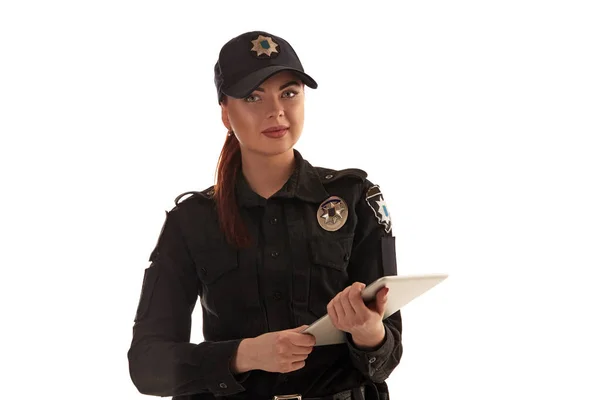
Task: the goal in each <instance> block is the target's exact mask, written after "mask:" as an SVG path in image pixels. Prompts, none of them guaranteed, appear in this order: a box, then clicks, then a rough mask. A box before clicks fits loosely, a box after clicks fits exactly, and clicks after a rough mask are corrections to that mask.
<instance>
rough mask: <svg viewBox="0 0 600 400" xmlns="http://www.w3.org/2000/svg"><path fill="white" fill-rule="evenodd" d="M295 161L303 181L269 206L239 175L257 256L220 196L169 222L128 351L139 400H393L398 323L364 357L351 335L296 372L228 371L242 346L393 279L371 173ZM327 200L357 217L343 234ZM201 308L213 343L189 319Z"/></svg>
mask: <svg viewBox="0 0 600 400" xmlns="http://www.w3.org/2000/svg"><path fill="white" fill-rule="evenodd" d="M294 152H295V159H296V168H295V170H294V173H293V174H292V176H291V177H290V179H289V180H288V182H287V183H286V184H285V185H284V187H283V188H282V189H281V190H280V191H278V192H277V193H276V194H275V195H273V196H272V197H271V198H269V199H264V198H262V197H261V196H259V195H258V194H256V193H255V192H253V191H252V190H251V189H250V187H249V185H248V183H247V182H246V180H245V179H244V177H243V174H241V173H240V175H239V179H238V181H237V183H236V195H237V201H238V206H239V209H240V212H241V214H242V217H243V219H244V221H245V224H246V226H247V227H248V229H249V232H250V234H251V236H252V237H253V238H254V241H255V244H254V245H253V247H251V248H248V249H241V250H236V249H235V248H233V247H232V246H230V245H229V244H228V243H227V242H226V240H225V236H224V234H223V233H222V232H221V231H220V229H219V225H218V220H217V214H216V210H215V204H214V201H213V199H212V194H213V193H214V192H213V189H212V187H211V188H208V189H206V190H205V191H203V192H196V193H195V194H193V195H192V196H191V197H188V198H187V199H185V200H183V201H181V202H178V201H176V203H178V204H177V205H176V207H174V208H173V209H172V210H171V211H170V212H167V216H166V220H165V223H164V225H163V228H162V231H161V233H160V235H159V239H158V243H157V245H156V248H155V249H154V251H153V252H152V254H151V257H150V261H151V265H150V266H149V267H148V268H147V269H146V270H145V272H144V280H143V287H142V293H141V296H140V301H139V305H138V309H137V312H136V317H135V322H134V326H133V340H132V343H131V348H130V349H129V352H128V359H129V367H130V374H131V379H132V381H133V383H134V384H135V386H136V387H137V389H138V390H139V391H140V392H141V393H144V394H149V395H157V396H175V397H174V399H198V400H200V399H214V398H215V397H219V396H227V398H240V399H243V398H248V399H261V398H264V399H270V398H272V396H273V395H276V394H292V393H301V394H303V395H304V396H305V397H317V396H324V395H327V394H333V393H337V392H340V391H343V390H346V389H349V388H353V387H357V386H359V385H360V384H362V383H364V382H375V383H377V386H378V387H379V389H380V390H381V391H387V386H386V383H385V379H387V377H388V376H389V375H390V373H391V372H392V371H393V369H394V368H395V367H396V366H397V365H398V363H399V361H400V358H401V356H402V343H401V337H402V320H401V316H400V312H397V313H395V314H393V315H391V316H390V317H389V318H387V319H385V320H384V321H383V322H384V326H385V339H384V342H383V344H382V345H381V346H379V347H378V348H376V349H369V350H360V349H358V348H357V347H356V346H355V345H354V343H353V342H352V338H351V335H350V334H346V336H345V337H346V342H345V343H343V344H338V345H327V346H315V347H314V349H313V352H312V353H311V354H310V355H309V356H308V358H307V360H306V365H305V367H304V368H302V369H300V370H298V371H293V372H291V373H287V374H278V373H270V372H266V371H263V370H253V371H249V372H246V373H243V374H239V375H234V374H232V372H231V371H230V360H231V358H232V357H233V355H234V354H235V352H236V350H237V347H238V346H239V343H240V341H241V340H242V339H244V338H252V337H256V336H259V335H261V334H263V333H266V332H270V331H280V330H284V329H290V328H295V327H298V326H300V325H303V324H306V325H309V324H311V323H312V322H314V321H316V320H317V319H318V318H320V317H321V316H323V315H324V314H326V313H327V309H326V307H327V304H328V303H329V301H331V299H332V298H333V297H335V295H336V294H337V293H339V292H340V291H342V290H343V289H344V288H346V287H347V286H349V285H351V284H352V283H353V282H357V281H358V282H363V283H365V284H367V285H368V284H369V283H371V282H373V281H374V280H376V279H377V278H379V277H381V276H383V275H395V274H396V258H395V243H394V237H393V236H392V231H391V225H390V223H389V220H388V218H386V216H387V215H388V214H387V210H386V209H385V208H383V209H382V208H381V207H382V206H381V204H383V202H382V200H383V198H382V196H381V195H379V196H375V197H374V198H370V199H368V197H369V196H368V194H372V193H378V190H377V187H376V186H375V185H373V184H372V183H371V182H370V181H369V180H367V179H366V176H367V174H366V173H365V172H364V171H361V170H358V169H348V170H342V171H334V170H331V169H325V168H318V167H317V168H316V167H313V166H311V165H310V163H309V162H308V161H306V160H304V159H303V158H302V156H301V155H300V153H299V152H298V151H294ZM330 196H338V197H340V198H341V199H343V200H344V201H345V202H346V204H347V206H348V216H347V220H346V222H345V224H344V225H343V226H342V227H341V228H340V229H339V230H337V231H327V230H325V229H323V228H322V227H321V226H320V225H319V223H318V210H319V208H320V205H321V203H322V202H323V201H324V200H326V199H328V198H329V197H330ZM378 201H379V203H377V202H378ZM377 204H379V206H378V205H377ZM377 207H380V208H379V209H378V208H377ZM386 222H387V224H386ZM198 297H199V298H200V303H201V306H202V318H203V320H202V325H203V336H204V339H205V340H204V341H203V342H202V343H199V344H194V343H190V331H191V314H192V311H193V310H194V307H195V304H196V301H197V299H198Z"/></svg>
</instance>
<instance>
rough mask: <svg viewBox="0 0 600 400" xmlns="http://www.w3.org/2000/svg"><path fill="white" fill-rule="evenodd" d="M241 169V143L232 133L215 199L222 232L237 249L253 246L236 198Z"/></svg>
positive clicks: (225, 147) (220, 165)
mask: <svg viewBox="0 0 600 400" xmlns="http://www.w3.org/2000/svg"><path fill="white" fill-rule="evenodd" d="M241 169H242V151H241V149H240V142H238V140H237V138H236V137H235V135H234V133H233V132H232V131H230V132H229V134H228V135H227V138H226V139H225V144H224V145H223V149H222V150H221V155H220V157H219V162H218V164H217V179H216V180H217V182H216V184H215V187H214V189H215V194H214V199H215V202H216V205H217V216H218V218H219V225H220V226H221V230H222V231H223V232H224V233H225V237H226V239H227V241H228V242H229V243H230V244H232V245H233V246H235V247H237V248H243V247H248V246H249V245H250V244H251V239H250V235H249V234H248V230H247V228H246V225H245V224H244V221H243V220H242V215H241V214H240V210H239V208H238V205H237V201H236V196H235V182H236V178H237V175H238V173H241Z"/></svg>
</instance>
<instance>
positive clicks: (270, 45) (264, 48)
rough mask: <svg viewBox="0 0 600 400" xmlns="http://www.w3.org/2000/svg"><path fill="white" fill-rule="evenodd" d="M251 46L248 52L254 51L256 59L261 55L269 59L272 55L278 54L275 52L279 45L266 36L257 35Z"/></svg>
mask: <svg viewBox="0 0 600 400" xmlns="http://www.w3.org/2000/svg"><path fill="white" fill-rule="evenodd" d="M252 45H253V47H252V50H250V51H255V52H256V56H257V57H258V56H261V55H263V54H266V55H267V57H271V54H272V53H279V51H278V50H277V46H279V45H278V44H277V43H275V42H274V41H273V39H272V38H270V37H268V36H263V35H258V37H257V38H256V39H254V40H252Z"/></svg>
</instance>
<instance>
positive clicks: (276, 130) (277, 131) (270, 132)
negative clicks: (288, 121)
mask: <svg viewBox="0 0 600 400" xmlns="http://www.w3.org/2000/svg"><path fill="white" fill-rule="evenodd" d="M287 131H288V127H287V126H284V125H278V126H272V127H270V128H268V129H265V130H264V131H262V133H263V135H265V136H267V137H270V138H273V139H278V138H280V137H283V136H284V135H285V134H286V133H287Z"/></svg>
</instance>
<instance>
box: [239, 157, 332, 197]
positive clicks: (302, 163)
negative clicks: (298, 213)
mask: <svg viewBox="0 0 600 400" xmlns="http://www.w3.org/2000/svg"><path fill="white" fill-rule="evenodd" d="M294 161H295V164H296V165H295V168H294V171H293V172H292V175H291V176H290V178H289V179H288V180H287V182H286V183H285V184H284V185H283V187H282V188H281V189H280V190H279V191H278V192H277V193H275V194H274V195H273V196H272V198H298V199H300V200H302V201H307V202H311V203H320V202H322V201H323V200H325V199H326V198H327V197H329V193H327V191H326V190H325V187H324V186H323V183H322V182H321V178H320V177H319V173H318V172H317V170H316V169H315V168H314V167H313V166H312V165H311V164H310V163H309V162H308V161H306V160H305V159H304V158H303V157H302V155H301V154H300V152H299V151H298V150H296V149H294ZM236 195H237V200H238V204H239V205H240V206H241V207H255V206H264V205H266V199H264V198H262V197H261V196H260V195H258V194H257V193H255V192H254V191H253V190H252V189H251V188H250V185H249V184H248V181H247V180H246V178H245V177H244V174H243V173H242V171H241V169H240V171H239V173H238V177H237V180H236Z"/></svg>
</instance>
